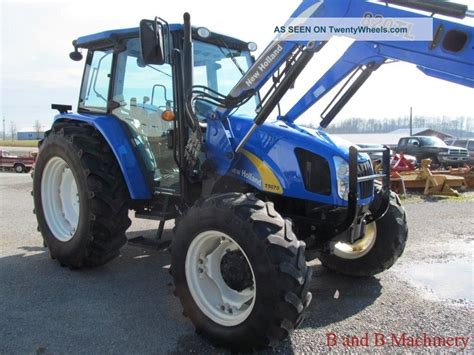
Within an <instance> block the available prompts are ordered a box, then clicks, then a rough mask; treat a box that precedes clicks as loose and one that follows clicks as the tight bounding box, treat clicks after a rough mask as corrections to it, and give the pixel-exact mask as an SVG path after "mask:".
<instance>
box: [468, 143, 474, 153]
mask: <svg viewBox="0 0 474 355" xmlns="http://www.w3.org/2000/svg"><path fill="white" fill-rule="evenodd" d="M467 149H468V150H469V151H471V152H472V151H474V141H469V144H468V145H467Z"/></svg>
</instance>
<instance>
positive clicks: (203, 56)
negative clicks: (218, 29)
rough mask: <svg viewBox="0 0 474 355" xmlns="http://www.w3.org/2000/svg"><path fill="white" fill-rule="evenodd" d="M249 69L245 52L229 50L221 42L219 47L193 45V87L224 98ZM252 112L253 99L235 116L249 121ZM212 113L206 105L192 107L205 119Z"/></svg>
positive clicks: (202, 44) (248, 58)
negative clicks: (216, 93) (210, 91)
mask: <svg viewBox="0 0 474 355" xmlns="http://www.w3.org/2000/svg"><path fill="white" fill-rule="evenodd" d="M251 65H252V57H251V56H250V52H249V51H244V50H237V49H234V48H229V47H228V46H227V45H226V43H225V42H224V41H222V45H221V46H219V45H216V44H210V43H205V42H201V41H194V76H193V80H194V85H202V86H206V87H208V88H210V89H212V90H215V91H218V92H219V93H221V94H223V95H227V94H229V92H230V91H231V90H232V89H233V87H234V86H235V84H237V82H238V81H239V80H240V79H241V78H242V76H243V75H244V74H245V72H246V71H247V70H248V69H249V68H250V66H251ZM256 108H257V97H255V98H254V99H252V100H249V101H248V102H247V103H246V104H245V105H243V106H241V107H240V108H239V109H238V110H237V111H236V113H237V114H238V115H239V116H248V117H252V118H253V117H254V116H255V111H256ZM212 109H213V107H212V106H211V105H210V104H207V103H204V102H200V101H198V102H197V103H196V111H197V113H198V115H200V116H204V117H205V116H206V114H207V113H208V112H209V111H211V110H212Z"/></svg>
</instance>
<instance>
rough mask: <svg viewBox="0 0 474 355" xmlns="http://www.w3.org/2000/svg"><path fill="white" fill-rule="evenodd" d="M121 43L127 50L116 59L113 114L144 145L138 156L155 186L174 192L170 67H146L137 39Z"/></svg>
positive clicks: (176, 176)
mask: <svg viewBox="0 0 474 355" xmlns="http://www.w3.org/2000/svg"><path fill="white" fill-rule="evenodd" d="M124 44H125V46H126V49H125V50H124V51H122V52H120V53H119V54H118V55H117V59H116V68H115V75H114V85H113V94H112V100H113V101H114V103H115V106H116V107H115V109H113V110H112V113H113V114H114V115H115V116H117V117H118V118H119V119H121V120H122V121H123V122H125V123H126V124H127V126H128V127H129V129H130V131H131V132H132V135H133V136H134V139H136V140H137V141H138V142H139V144H141V145H142V146H143V149H141V155H142V158H143V160H144V161H145V165H146V166H147V169H149V170H151V171H152V172H153V181H154V183H155V187H158V188H166V189H172V190H174V191H177V190H179V170H178V167H177V165H176V163H175V159H174V147H173V144H172V143H173V142H172V140H173V139H172V137H173V130H174V128H175V123H174V122H173V121H172V120H170V118H172V117H173V115H174V102H175V100H174V97H173V74H172V68H171V66H170V65H169V64H163V65H145V64H144V63H143V61H142V59H141V51H140V41H139V39H138V38H133V39H129V40H127V41H126V42H125V43H124ZM163 117H165V118H167V119H168V120H165V119H164V118H163Z"/></svg>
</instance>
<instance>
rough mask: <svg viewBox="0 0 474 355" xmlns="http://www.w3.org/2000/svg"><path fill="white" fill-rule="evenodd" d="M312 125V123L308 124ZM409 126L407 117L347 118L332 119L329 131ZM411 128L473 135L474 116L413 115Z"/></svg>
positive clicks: (388, 129)
mask: <svg viewBox="0 0 474 355" xmlns="http://www.w3.org/2000/svg"><path fill="white" fill-rule="evenodd" d="M309 126H310V127H313V128H316V127H314V125H313V124H310V125H309ZM403 128H410V118H409V117H399V118H380V119H379V118H377V119H365V118H349V119H345V120H341V121H334V122H333V123H331V124H330V125H329V127H328V128H327V131H328V132H329V133H390V132H392V131H395V130H397V129H403ZM413 128H414V129H417V128H431V129H434V130H437V131H441V132H444V133H448V134H451V135H453V136H456V137H466V136H469V137H474V118H472V117H464V116H461V117H455V118H453V117H425V116H421V117H414V118H413Z"/></svg>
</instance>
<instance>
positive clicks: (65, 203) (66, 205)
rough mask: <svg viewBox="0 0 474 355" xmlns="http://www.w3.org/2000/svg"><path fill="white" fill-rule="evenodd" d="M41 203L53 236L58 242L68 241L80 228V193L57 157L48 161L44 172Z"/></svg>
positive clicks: (71, 174) (74, 180)
mask: <svg viewBox="0 0 474 355" xmlns="http://www.w3.org/2000/svg"><path fill="white" fill-rule="evenodd" d="M41 200H42V204H43V212H44V216H45V219H46V223H47V224H48V227H49V229H50V231H51V233H52V234H53V236H54V237H55V238H56V239H57V240H59V241H61V242H68V241H70V240H71V239H72V238H73V237H74V234H75V233H76V229H77V225H78V224H79V206H80V204H79V193H78V189H77V183H76V178H75V177H74V174H73V173H72V171H71V169H70V168H69V166H68V165H67V163H66V162H65V161H64V160H63V159H61V158H59V157H53V158H51V159H50V160H49V161H48V162H47V163H46V166H45V168H44V170H43V176H42V179H41Z"/></svg>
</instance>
